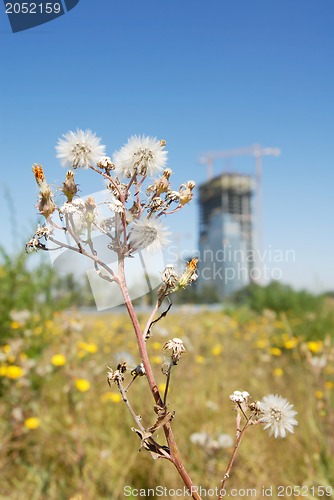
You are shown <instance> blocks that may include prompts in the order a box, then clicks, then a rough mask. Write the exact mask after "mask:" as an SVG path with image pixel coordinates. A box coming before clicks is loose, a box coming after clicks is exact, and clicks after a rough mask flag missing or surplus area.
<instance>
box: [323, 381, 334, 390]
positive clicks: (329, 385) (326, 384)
mask: <svg viewBox="0 0 334 500" xmlns="http://www.w3.org/2000/svg"><path fill="white" fill-rule="evenodd" d="M325 387H326V389H333V387H334V383H333V382H332V381H331V380H327V381H326V382H325Z"/></svg>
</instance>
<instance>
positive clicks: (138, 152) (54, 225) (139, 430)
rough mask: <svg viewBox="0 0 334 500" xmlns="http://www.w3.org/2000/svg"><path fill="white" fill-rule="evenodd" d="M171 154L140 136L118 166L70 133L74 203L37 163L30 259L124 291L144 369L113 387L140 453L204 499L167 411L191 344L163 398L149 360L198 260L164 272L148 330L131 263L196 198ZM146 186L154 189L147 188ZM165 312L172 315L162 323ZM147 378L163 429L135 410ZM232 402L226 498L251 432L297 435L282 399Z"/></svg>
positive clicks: (84, 135)
mask: <svg viewBox="0 0 334 500" xmlns="http://www.w3.org/2000/svg"><path fill="white" fill-rule="evenodd" d="M165 146H166V142H165V141H164V140H160V141H159V140H157V139H155V138H152V137H139V136H134V137H131V138H130V139H129V141H128V142H127V144H126V145H125V146H123V147H122V148H121V149H120V150H119V151H117V152H116V153H115V154H114V155H113V157H112V158H110V157H108V156H103V155H104V154H105V147H104V146H103V145H101V143H100V139H99V138H98V137H96V135H95V134H93V133H92V132H91V131H89V130H87V131H83V130H77V131H76V132H68V133H67V134H65V135H64V137H63V139H60V140H59V142H58V145H57V147H56V149H57V156H58V158H59V159H60V160H61V163H62V165H63V166H67V167H69V168H70V170H69V171H68V172H67V173H66V176H65V181H64V182H63V184H62V186H61V187H60V188H59V190H60V192H61V194H62V196H64V197H65V200H66V201H64V200H62V203H61V204H57V203H56V201H55V200H56V193H55V192H53V190H52V189H51V187H50V186H49V185H48V183H47V181H46V179H45V175H44V171H43V168H42V166H41V165H37V164H35V165H34V166H33V167H32V170H33V173H34V175H35V179H36V182H37V185H38V188H39V199H38V204H37V207H38V211H39V213H40V214H41V215H43V216H44V218H45V223H44V225H43V226H38V228H37V230H36V233H35V234H34V236H33V237H32V238H31V239H30V240H29V241H28V242H27V244H26V250H27V252H32V251H36V250H45V251H52V250H59V249H60V250H61V249H63V250H64V249H66V250H71V251H72V252H75V253H77V254H81V255H83V256H85V257H86V258H87V259H90V260H91V261H92V263H93V265H94V269H95V272H96V273H97V275H98V276H99V277H100V278H101V280H105V281H107V282H109V283H111V284H114V285H117V286H118V288H119V290H120V292H121V294H122V300H123V303H124V304H125V306H126V309H127V312H128V315H129V318H130V320H131V323H132V327H133V331H134V334H135V336H136V340H137V345H138V352H139V356H140V363H139V364H138V366H136V367H135V368H134V369H133V370H132V371H130V373H129V370H128V368H127V366H126V362H125V361H122V362H120V363H119V364H118V365H117V367H114V368H110V367H108V371H107V382H108V384H109V385H110V386H112V385H116V387H117V389H118V391H119V392H120V394H121V397H122V399H123V401H124V403H125V404H126V406H127V408H128V410H129V412H130V414H131V416H132V418H133V421H134V424H135V426H134V427H133V428H132V430H133V431H134V432H135V433H136V434H137V435H138V437H139V438H140V448H143V449H145V450H147V451H148V452H150V453H151V455H152V457H153V458H154V459H157V458H163V459H166V460H168V461H170V462H171V463H172V464H173V465H174V466H175V467H176V469H177V471H178V473H179V475H180V476H181V478H182V480H183V481H184V484H185V486H186V488H187V490H188V491H189V493H190V494H191V496H192V498H194V499H199V498H201V497H200V494H199V489H198V487H197V486H195V485H194V484H193V482H192V480H191V478H190V476H189V474H188V472H187V471H186V468H185V466H184V463H183V461H182V458H181V455H180V453H179V450H178V448H177V445H176V442H175V438H174V435H173V431H172V425H171V424H172V420H173V418H174V411H171V410H170V409H169V408H168V403H167V400H168V390H169V386H170V384H171V372H172V369H174V367H176V366H177V365H178V364H179V363H180V362H182V356H183V354H184V353H185V351H186V348H185V345H184V343H183V341H182V339H180V338H173V339H170V340H168V341H167V342H166V343H165V345H164V347H163V353H164V362H163V365H162V367H161V370H162V372H163V373H164V374H165V375H166V385H165V389H164V393H163V394H161V393H160V391H159V389H158V386H157V383H156V379H155V375H154V373H153V369H152V365H151V362H150V358H149V355H148V352H147V343H148V342H149V341H150V338H151V334H152V328H153V327H154V325H155V323H157V322H158V321H160V320H161V319H162V318H163V317H164V316H166V314H167V313H168V311H169V310H170V307H171V305H172V302H171V295H172V294H173V293H177V292H178V291H179V290H181V289H184V288H185V287H187V286H189V285H191V284H192V283H193V282H195V281H196V279H197V262H198V259H197V258H194V259H192V260H191V261H190V262H188V263H187V265H186V267H185V269H184V272H183V273H181V274H178V273H177V272H176V270H175V269H174V267H173V265H171V264H168V265H167V266H166V267H165V269H164V270H163V269H161V284H160V286H159V288H158V289H157V292H156V304H155V306H154V307H153V310H152V312H151V314H150V315H149V317H148V319H147V321H146V325H145V327H144V328H141V326H140V324H139V320H138V317H137V315H136V311H135V308H134V306H133V303H132V300H131V297H130V293H129V290H128V286H127V278H126V273H125V261H126V260H127V259H130V258H131V257H133V256H135V255H136V254H137V253H140V252H141V251H143V250H146V251H148V252H156V251H160V250H161V249H162V248H163V247H164V246H165V245H166V244H167V242H168V236H169V232H168V230H167V228H166V227H165V225H164V223H163V222H162V219H163V216H164V217H165V216H169V215H172V214H174V213H176V212H178V211H179V210H181V209H182V208H184V206H185V205H187V204H188V203H189V202H190V201H191V200H192V198H193V190H194V188H195V183H194V182H193V181H187V182H185V183H184V184H182V185H181V186H180V187H179V190H178V191H176V190H173V189H172V187H171V177H172V171H171V170H170V169H169V168H167V167H166V162H167V151H166V149H165ZM77 168H84V169H90V170H92V171H94V172H96V174H98V175H100V176H101V177H102V178H103V179H104V180H105V183H106V186H107V196H106V199H105V200H104V201H103V202H102V204H103V208H106V207H107V214H103V215H102V214H101V212H100V207H101V205H102V204H99V203H97V202H96V201H95V199H94V198H93V197H92V196H88V197H87V198H86V199H85V200H84V199H82V198H80V197H79V196H78V191H79V189H78V185H77V184H76V182H75V176H74V170H76V169H77ZM152 178H153V180H151V179H152ZM149 180H150V182H148V181H149ZM146 182H147V183H148V185H147V186H146V187H145V183H146ZM96 234H102V235H104V237H105V238H106V241H107V248H108V250H110V252H111V253H113V254H115V255H116V256H117V269H116V270H115V268H112V267H111V266H110V265H109V264H108V262H106V259H105V258H104V257H103V256H101V255H100V252H99V250H98V249H97V248H96V245H95V236H96ZM59 235H60V236H59ZM103 255H105V254H103ZM163 305H165V307H164V308H163V311H162V312H160V314H159V309H160V308H161V307H162V306H163ZM138 377H145V378H146V380H147V383H148V385H149V388H150V391H151V393H152V396H153V399H154V406H153V411H154V415H152V420H153V422H154V423H153V424H152V422H151V424H150V425H148V424H147V423H144V422H143V421H142V419H141V417H140V416H139V414H138V410H137V409H134V408H133V407H132V404H131V391H133V390H134V388H135V384H134V382H135V380H136V379H137V378H138ZM130 389H131V390H130ZM230 399H231V401H232V402H233V404H234V409H235V410H236V415H237V416H236V442H235V446H234V449H233V452H232V456H231V459H230V462H229V464H228V466H227V469H226V473H225V475H224V477H223V479H222V482H221V486H220V487H219V488H217V489H216V490H217V497H218V498H222V497H223V496H224V489H225V484H226V481H227V479H228V477H229V475H230V471H231V469H232V466H233V463H234V459H235V456H236V453H237V450H238V448H239V446H240V443H241V440H242V438H243V437H244V434H245V432H246V430H247V429H248V428H249V427H250V426H251V425H254V424H263V425H264V428H265V429H268V430H269V433H270V434H271V435H274V436H275V438H277V437H282V438H283V437H285V436H286V434H287V432H293V426H295V425H296V424H297V422H296V420H295V418H294V417H295V415H296V412H295V411H294V410H292V405H290V404H289V403H288V402H287V401H286V400H285V399H284V398H282V397H280V396H276V395H275V396H274V395H269V396H265V397H264V398H263V400H262V401H251V398H250V395H249V394H248V392H246V391H244V392H240V391H235V392H234V393H233V394H232V395H231V396H230ZM158 430H163V432H164V435H165V443H160V442H158V441H157V437H156V436H157V434H158V433H157V431H158ZM194 436H195V435H194ZM226 436H228V435H221V436H220V437H219V438H218V439H217V440H213V439H211V438H209V437H208V436H205V437H204V438H203V436H202V437H201V436H200V434H199V433H198V434H196V440H195V437H194V442H195V441H196V442H198V443H199V444H201V445H203V446H204V445H205V446H209V444H210V450H211V452H212V450H215V449H217V447H220V446H222V447H224V446H225V445H224V443H225V442H226ZM200 437H201V439H200ZM200 441H201V443H200Z"/></svg>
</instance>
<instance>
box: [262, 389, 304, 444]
mask: <svg viewBox="0 0 334 500" xmlns="http://www.w3.org/2000/svg"><path fill="white" fill-rule="evenodd" d="M259 407H260V411H261V413H262V416H260V418H259V421H260V422H261V423H264V424H265V426H264V429H268V431H269V434H270V436H272V435H274V436H275V438H278V437H281V438H285V436H286V434H287V432H292V433H293V426H294V425H297V424H298V422H297V420H296V419H295V418H294V416H295V415H296V414H297V412H296V411H294V410H293V409H292V408H293V405H291V404H289V402H288V400H287V399H285V398H282V397H281V396H278V395H277V394H276V395H274V394H269V395H268V396H265V397H264V398H263V399H262V401H260V402H259Z"/></svg>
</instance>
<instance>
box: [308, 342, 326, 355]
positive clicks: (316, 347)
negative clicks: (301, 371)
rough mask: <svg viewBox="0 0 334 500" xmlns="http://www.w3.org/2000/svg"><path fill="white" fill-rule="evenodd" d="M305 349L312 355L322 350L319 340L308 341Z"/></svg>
mask: <svg viewBox="0 0 334 500" xmlns="http://www.w3.org/2000/svg"><path fill="white" fill-rule="evenodd" d="M306 345H307V348H308V350H309V351H311V352H313V353H314V354H315V353H317V352H319V351H321V350H322V341H321V340H317V341H315V340H310V341H309V342H306Z"/></svg>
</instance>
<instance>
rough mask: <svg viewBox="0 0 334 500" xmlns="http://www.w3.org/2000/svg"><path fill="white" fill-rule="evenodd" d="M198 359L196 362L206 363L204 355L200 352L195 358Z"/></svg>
mask: <svg viewBox="0 0 334 500" xmlns="http://www.w3.org/2000/svg"><path fill="white" fill-rule="evenodd" d="M195 360H196V363H198V364H199V365H201V364H203V363H204V356H201V355H200V354H198V355H197V356H196V358H195Z"/></svg>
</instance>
